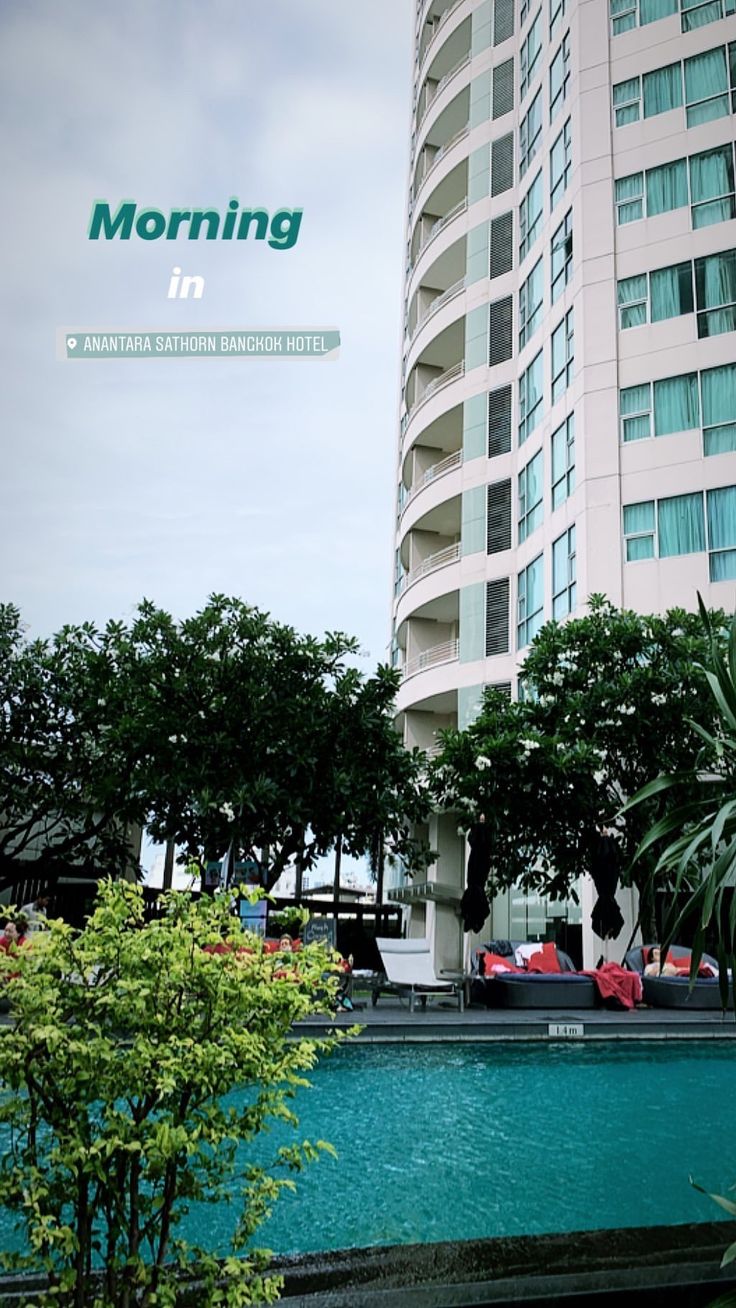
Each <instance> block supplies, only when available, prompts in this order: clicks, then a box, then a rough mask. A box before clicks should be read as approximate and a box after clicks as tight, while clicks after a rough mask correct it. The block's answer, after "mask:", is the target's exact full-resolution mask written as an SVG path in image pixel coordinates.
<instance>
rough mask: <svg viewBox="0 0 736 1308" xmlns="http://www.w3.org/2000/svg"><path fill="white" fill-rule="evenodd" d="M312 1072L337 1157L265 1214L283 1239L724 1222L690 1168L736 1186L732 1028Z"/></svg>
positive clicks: (381, 1057)
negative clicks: (699, 1037)
mask: <svg viewBox="0 0 736 1308" xmlns="http://www.w3.org/2000/svg"><path fill="white" fill-rule="evenodd" d="M312 1081H313V1088H312V1089H311V1090H305V1091H300V1092H299V1094H298V1096H297V1098H296V1100H295V1110H296V1112H297V1114H298V1116H299V1118H300V1134H301V1135H302V1136H303V1137H307V1138H311V1139H316V1138H319V1137H323V1138H325V1139H328V1140H330V1141H331V1143H332V1144H334V1146H335V1147H336V1149H337V1151H338V1154H339V1158H338V1159H337V1161H334V1160H332V1159H330V1158H324V1159H322V1160H321V1161H320V1162H319V1163H316V1164H314V1165H313V1166H311V1167H310V1168H308V1169H307V1170H306V1172H304V1173H303V1174H302V1175H301V1177H299V1178H297V1182H298V1187H299V1193H298V1194H297V1195H296V1196H284V1197H283V1198H282V1199H280V1200H279V1203H278V1205H277V1207H276V1209H275V1210H274V1214H273V1217H272V1218H271V1219H270V1221H269V1222H268V1224H267V1225H266V1226H264V1227H263V1228H262V1230H261V1233H260V1235H259V1238H258V1243H259V1244H267V1245H268V1246H269V1247H271V1248H272V1249H274V1250H276V1251H278V1252H282V1253H287V1252H297V1251H308V1250H309V1251H311V1250H320V1249H337V1248H344V1247H350V1246H353V1247H355V1246H363V1245H376V1244H400V1243H414V1242H425V1241H435V1240H465V1239H472V1238H478V1237H488V1236H497V1235H521V1234H537V1233H541V1232H554V1231H568V1230H570V1231H572V1230H583V1229H594V1228H600V1227H603V1228H606V1227H608V1228H612V1227H619V1226H652V1225H669V1224H676V1223H681V1222H698V1221H701V1222H702V1221H712V1220H715V1219H717V1218H718V1217H719V1216H722V1214H721V1210H720V1209H719V1208H717V1207H716V1205H715V1204H713V1203H712V1202H711V1201H710V1200H708V1199H707V1198H705V1197H704V1196H703V1195H700V1194H698V1193H697V1192H696V1191H695V1190H693V1188H692V1186H691V1185H690V1184H689V1182H688V1177H689V1176H690V1175H693V1176H694V1178H695V1179H696V1180H698V1181H699V1182H700V1183H701V1184H702V1185H705V1186H706V1188H707V1189H709V1190H715V1191H716V1192H719V1193H724V1191H725V1190H726V1189H727V1188H728V1187H730V1186H732V1185H733V1184H734V1183H736V1138H735V1137H734V1131H733V1115H734V1104H735V1103H736V1045H735V1044H732V1043H729V1042H722V1043H710V1042H708V1043H705V1042H701V1043H695V1042H687V1043H681V1042H670V1043H669V1044H665V1043H664V1042H652V1043H651V1044H649V1043H647V1044H640V1043H638V1042H637V1043H636V1044H628V1043H627V1044H623V1043H622V1044H617V1043H611V1042H606V1043H595V1044H593V1043H590V1044H536V1043H535V1044H533V1045H532V1044H529V1045H502V1044H493V1045H480V1046H479V1045H475V1046H474V1045H465V1044H461V1045H427V1046H416V1045H415V1046H408V1047H400V1046H394V1045H383V1046H381V1045H377V1046H376V1045H374V1046H372V1047H370V1048H366V1047H362V1048H361V1047H355V1046H353V1047H352V1048H349V1047H348V1048H343V1049H341V1050H340V1051H339V1052H338V1053H337V1054H336V1055H335V1056H334V1057H333V1058H332V1059H329V1060H327V1061H325V1062H323V1063H322V1064H321V1066H320V1067H319V1068H318V1069H317V1070H316V1071H315V1072H314V1073H313V1074H312ZM282 1137H283V1140H284V1141H286V1140H289V1139H293V1138H294V1137H293V1136H292V1135H291V1133H289V1132H287V1131H284V1132H282V1131H281V1130H279V1131H278V1132H276V1131H274V1132H273V1133H272V1134H271V1136H270V1142H271V1144H273V1143H276V1142H280V1141H281V1139H282ZM202 1216H204V1215H202ZM205 1220H206V1222H207V1224H208V1225H209V1224H210V1223H211V1222H213V1218H212V1215H211V1214H209V1213H208V1215H207V1217H206V1219H205ZM223 1220H224V1214H223V1215H222V1217H221V1218H219V1219H215V1222H214V1225H215V1226H216V1225H217V1223H218V1221H223ZM222 1230H223V1234H224V1232H225V1226H223V1228H222ZM200 1233H201V1227H200ZM213 1233H214V1232H213Z"/></svg>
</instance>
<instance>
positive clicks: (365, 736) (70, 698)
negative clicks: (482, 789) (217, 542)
mask: <svg viewBox="0 0 736 1308" xmlns="http://www.w3.org/2000/svg"><path fill="white" fill-rule="evenodd" d="M357 652H358V651H357V642H356V641H355V640H354V639H352V638H351V637H349V636H345V635H343V634H342V633H339V632H337V633H328V634H327V635H325V636H324V637H323V638H322V639H321V640H317V639H315V638H314V637H312V636H308V635H307V636H305V635H300V634H299V633H297V632H296V631H295V630H294V629H293V628H292V627H289V626H286V625H284V624H281V623H278V622H275V621H273V620H272V619H271V618H270V617H269V615H268V614H266V613H262V612H260V611H259V610H258V609H255V608H252V607H250V606H249V605H247V604H245V603H243V602H242V601H241V600H238V599H228V598H226V597H224V596H218V595H214V596H212V597H211V598H210V600H209V602H208V603H207V604H206V605H205V607H204V608H203V609H202V610H201V611H200V612H198V613H196V614H195V615H194V616H193V617H191V618H187V619H185V620H183V621H177V620H176V619H175V618H173V617H172V616H171V615H170V614H169V613H166V612H165V611H163V610H161V609H158V608H156V607H155V606H154V605H153V604H152V603H150V602H148V601H144V602H143V603H142V604H141V605H140V606H139V609H138V611H137V613H136V615H135V617H134V619H133V621H132V622H130V623H121V622H110V623H108V625H107V626H106V627H105V628H104V629H103V630H98V629H97V628H95V627H94V626H93V625H92V624H85V625H83V626H79V627H66V628H64V630H63V631H62V632H61V633H59V635H58V636H56V637H55V638H54V639H53V640H52V641H49V642H44V641H35V642H29V641H27V640H26V639H25V637H24V635H23V632H22V628H21V625H20V618H19V615H18V613H17V611H16V610H12V609H6V610H5V611H4V626H3V625H2V623H0V678H2V679H3V691H4V694H3V696H2V700H1V701H0V702H3V703H4V706H5V711H4V714H3V715H1V716H0V730H1V731H2V739H0V744H1V745H3V746H4V747H5V750H4V752H3V761H2V763H0V831H1V832H2V841H3V842H4V845H2V846H0V853H2V852H3V848H4V849H5V851H6V853H7V855H8V856H9V857H10V856H13V855H16V856H18V855H21V854H23V852H24V850H25V848H26V847H28V846H30V842H31V840H32V839H34V840H35V842H36V843H38V842H39V839H40V843H41V845H42V846H43V848H44V849H46V850H48V849H50V848H51V846H52V845H53V852H54V853H55V854H57V855H58V856H59V857H65V858H67V859H70V860H74V859H75V858H76V859H79V858H84V859H85V860H86V861H89V862H92V863H93V864H96V865H97V866H98V867H99V866H103V867H108V868H114V869H116V870H121V869H122V868H123V866H124V865H125V859H126V850H125V830H126V826H127V824H129V823H131V822H137V823H139V824H140V825H141V826H146V827H148V829H149V830H150V832H151V834H152V835H153V836H154V838H155V839H157V840H160V841H166V840H171V841H174V842H175V843H176V845H177V846H179V848H180V850H181V858H182V859H183V860H185V861H186V862H189V863H191V862H195V863H196V864H197V866H199V867H200V868H203V867H204V865H205V863H206V862H207V861H208V860H210V859H217V858H220V857H221V856H222V854H223V852H224V851H225V850H226V849H228V848H229V849H231V850H232V852H233V854H234V855H235V858H236V859H237V858H243V857H248V858H251V859H253V860H254V861H255V862H256V863H257V864H258V865H259V867H260V869H261V874H262V883H263V884H264V885H265V886H266V887H267V888H270V887H271V886H272V885H273V884H274V883H275V882H276V880H277V879H278V877H279V876H280V875H281V872H282V871H283V869H284V868H285V867H286V865H287V864H288V863H289V862H292V861H296V862H297V863H298V864H299V865H300V866H301V867H302V869H304V868H308V867H310V866H311V865H312V864H313V863H314V861H315V860H316V859H317V858H319V857H320V856H321V855H323V854H326V853H327V852H328V851H329V850H330V849H331V848H332V847H333V846H334V845H335V844H336V843H337V842H338V841H339V842H340V843H341V848H342V849H343V850H344V851H345V852H346V853H349V854H353V855H356V856H361V855H363V854H368V855H370V854H375V851H376V849H377V847H378V845H379V844H380V843H381V842H382V841H386V842H390V843H391V845H392V846H393V848H394V849H395V850H396V851H397V853H399V854H401V855H402V856H403V857H404V859H405V860H406V861H407V863H408V864H409V865H410V866H420V865H421V863H422V860H423V858H424V857H425V851H423V850H422V848H421V846H420V845H419V844H418V843H417V842H416V841H415V840H414V838H413V835H412V832H413V830H414V826H415V824H416V823H417V822H420V821H421V820H422V818H423V817H424V816H425V814H426V808H427V800H426V795H425V793H424V791H423V790H422V788H421V786H420V784H419V779H420V758H421V756H420V755H419V753H418V751H415V752H413V753H412V752H408V751H406V750H404V749H403V748H402V746H401V742H400V740H399V738H398V736H397V734H396V732H395V730H394V726H393V702H394V697H395V693H396V689H397V684H398V674H397V673H396V672H395V671H393V670H392V669H391V668H388V667H379V668H377V669H376V671H375V673H374V674H373V675H372V676H365V675H363V674H362V673H361V672H360V671H359V670H358V669H357V668H356V667H355V666H354V657H355V655H356V654H357ZM53 832H56V834H55V835H54V834H53Z"/></svg>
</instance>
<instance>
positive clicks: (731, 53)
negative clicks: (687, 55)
mask: <svg viewBox="0 0 736 1308" xmlns="http://www.w3.org/2000/svg"><path fill="white" fill-rule="evenodd" d="M727 55H728V57H727ZM735 87H736V41H734V42H732V43H731V45H729V46H728V47H726V46H724V45H720V46H717V47H716V49H715V50H706V51H704V53H703V54H699V55H693V57H692V58H691V59H686V60H685V113H686V116H687V125H688V127H696V126H697V125H698V123H709V122H712V121H713V119H714V118H724V117H725V116H726V115H727V114H730V113H731V111H732V109H734V108H736V103H734V102H735V101H736V95H734V88H735Z"/></svg>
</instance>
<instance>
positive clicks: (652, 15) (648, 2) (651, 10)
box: [639, 0, 677, 27]
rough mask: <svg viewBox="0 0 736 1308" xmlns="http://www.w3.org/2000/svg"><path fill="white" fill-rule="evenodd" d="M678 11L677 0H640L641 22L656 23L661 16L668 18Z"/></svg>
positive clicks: (643, 23) (643, 24)
mask: <svg viewBox="0 0 736 1308" xmlns="http://www.w3.org/2000/svg"><path fill="white" fill-rule="evenodd" d="M676 13H677V0H639V22H640V23H641V26H642V27H644V26H645V24H646V23H656V22H657V19H659V18H668V17H669V15H670V14H676Z"/></svg>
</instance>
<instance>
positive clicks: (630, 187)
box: [616, 173, 644, 226]
mask: <svg viewBox="0 0 736 1308" xmlns="http://www.w3.org/2000/svg"><path fill="white" fill-rule="evenodd" d="M643 194H644V174H643V173H631V174H630V175H629V176H628V177H619V179H618V181H617V182H616V208H617V213H618V222H619V225H620V226H623V224H624V223H634V222H636V221H637V220H638V219H639V218H643V217H644V202H643V199H642V197H643Z"/></svg>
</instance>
